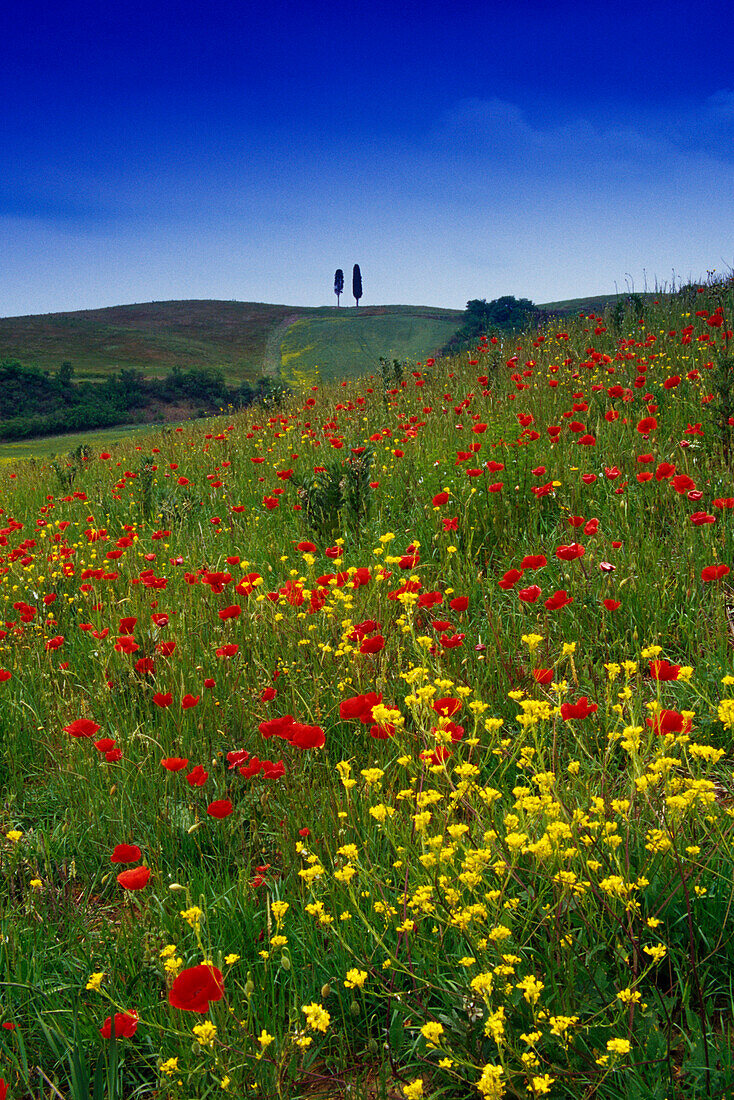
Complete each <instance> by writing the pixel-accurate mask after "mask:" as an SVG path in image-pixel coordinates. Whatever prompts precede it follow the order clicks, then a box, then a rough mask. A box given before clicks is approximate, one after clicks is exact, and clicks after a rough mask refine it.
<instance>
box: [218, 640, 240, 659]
mask: <svg viewBox="0 0 734 1100" xmlns="http://www.w3.org/2000/svg"><path fill="white" fill-rule="evenodd" d="M239 648H240V647H239V646H238V645H237V643H236V642H230V643H229V644H228V645H220V646H219V648H218V649H217V650H216V654H217V657H234V656H235V654H236V653H237V652H238V651H239Z"/></svg>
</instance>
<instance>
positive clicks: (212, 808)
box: [206, 798, 232, 821]
mask: <svg viewBox="0 0 734 1100" xmlns="http://www.w3.org/2000/svg"><path fill="white" fill-rule="evenodd" d="M206 812H207V813H208V814H209V817H216V818H217V820H218V821H221V820H222V818H223V817H229V815H230V814H231V813H232V803H231V802H230V801H229V799H228V798H220V799H218V800H217V801H216V802H210V803H209V805H208V806H207V808H206Z"/></svg>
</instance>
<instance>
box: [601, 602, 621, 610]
mask: <svg viewBox="0 0 734 1100" xmlns="http://www.w3.org/2000/svg"><path fill="white" fill-rule="evenodd" d="M604 606H605V607H606V609H607V611H616V610H617V608H618V607H620V606H621V604H620V602H619V600H604Z"/></svg>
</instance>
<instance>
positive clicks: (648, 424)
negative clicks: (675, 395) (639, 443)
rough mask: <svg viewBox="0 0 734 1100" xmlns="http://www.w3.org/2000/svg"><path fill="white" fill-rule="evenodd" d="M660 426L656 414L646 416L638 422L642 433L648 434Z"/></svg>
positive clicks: (638, 428)
mask: <svg viewBox="0 0 734 1100" xmlns="http://www.w3.org/2000/svg"><path fill="white" fill-rule="evenodd" d="M657 426H658V422H657V420H656V419H655V417H654V416H644V417H643V418H642V420H639V421H638V423H637V431H638V432H639V433H640V435H648V434H649V433H650V432H653V431H655V429H656V428H657Z"/></svg>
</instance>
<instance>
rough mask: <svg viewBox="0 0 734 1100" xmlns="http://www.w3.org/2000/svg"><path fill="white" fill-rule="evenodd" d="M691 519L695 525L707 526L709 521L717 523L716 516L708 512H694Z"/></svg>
mask: <svg viewBox="0 0 734 1100" xmlns="http://www.w3.org/2000/svg"><path fill="white" fill-rule="evenodd" d="M689 519H690V521H691V523H692V524H693V526H694V527H705V526H706V524H708V523H716V516H710V515H709V514H708V512H693V513H692V514H691V515H690V516H689Z"/></svg>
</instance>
